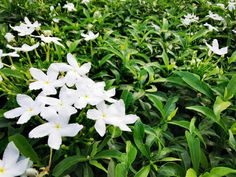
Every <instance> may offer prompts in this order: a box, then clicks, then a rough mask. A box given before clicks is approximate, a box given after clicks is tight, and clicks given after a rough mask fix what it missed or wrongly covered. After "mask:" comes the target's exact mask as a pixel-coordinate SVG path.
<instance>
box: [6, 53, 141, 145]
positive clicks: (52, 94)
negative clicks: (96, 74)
mask: <svg viewBox="0 0 236 177" xmlns="http://www.w3.org/2000/svg"><path fill="white" fill-rule="evenodd" d="M67 62H68V64H66V63H53V64H51V65H50V66H49V68H48V70H47V73H44V72H43V71H41V70H40V69H37V68H30V73H31V75H32V77H33V79H34V82H32V83H30V85H29V89H30V90H41V92H40V93H39V94H38V96H37V97H36V98H35V99H32V98H31V97H30V96H28V95H25V94H18V95H17V97H16V100H17V103H18V104H19V105H20V107H18V108H15V109H12V110H10V111H7V112H5V113H4V116H5V117H6V118H8V119H12V118H16V117H19V119H18V121H17V124H24V123H27V122H28V121H29V120H30V119H31V117H33V116H36V115H40V116H41V117H42V118H43V119H44V120H45V123H43V124H41V125H39V126H38V127H36V128H34V129H33V130H31V131H30V133H29V137H30V138H40V137H44V136H48V145H49V146H50V147H51V148H53V149H59V148H60V145H61V143H62V137H73V136H75V135H77V134H78V132H79V131H80V130H81V129H82V128H83V126H82V125H80V124H78V123H69V121H70V117H71V116H72V115H73V114H76V113H77V112H78V110H81V109H83V108H85V107H86V106H87V105H92V106H96V109H89V110H88V112H87V118H88V119H92V120H95V121H96V123H95V130H96V131H97V132H98V133H99V135H100V136H104V134H105V132H106V126H105V125H106V124H109V125H113V126H117V127H119V128H120V129H121V130H123V131H131V129H130V128H129V127H128V126H127V124H132V123H134V122H135V121H136V120H137V119H138V117H137V116H136V115H132V114H131V115H126V114H125V105H124V102H123V100H115V99H113V98H112V97H113V96H114V95H115V89H114V88H113V89H110V90H105V82H95V81H93V80H92V79H90V78H89V77H88V76H87V74H88V72H89V70H90V68H91V63H85V64H83V65H81V66H79V65H78V63H77V61H76V58H75V57H74V56H73V55H72V54H70V53H69V54H67ZM60 73H64V76H61V74H60ZM56 95H58V96H56ZM106 102H108V103H110V104H106Z"/></svg>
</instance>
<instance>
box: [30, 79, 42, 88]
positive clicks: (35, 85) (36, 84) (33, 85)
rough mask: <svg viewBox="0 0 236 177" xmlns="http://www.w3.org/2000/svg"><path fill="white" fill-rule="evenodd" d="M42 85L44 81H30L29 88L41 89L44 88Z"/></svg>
mask: <svg viewBox="0 0 236 177" xmlns="http://www.w3.org/2000/svg"><path fill="white" fill-rule="evenodd" d="M42 86H43V83H42V81H36V82H32V83H30V85H29V89H30V90H39V89H41V88H42Z"/></svg>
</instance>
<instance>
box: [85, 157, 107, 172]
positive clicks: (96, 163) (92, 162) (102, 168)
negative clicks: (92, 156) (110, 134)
mask: <svg viewBox="0 0 236 177" xmlns="http://www.w3.org/2000/svg"><path fill="white" fill-rule="evenodd" d="M89 163H90V164H91V165H93V166H95V167H97V168H99V169H101V170H103V171H105V172H106V173H107V170H106V169H105V168H104V167H103V166H102V164H101V163H99V162H98V161H96V160H90V161H89Z"/></svg>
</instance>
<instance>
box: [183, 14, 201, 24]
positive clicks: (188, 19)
mask: <svg viewBox="0 0 236 177" xmlns="http://www.w3.org/2000/svg"><path fill="white" fill-rule="evenodd" d="M198 20H199V17H197V16H196V15H194V14H187V15H185V16H184V18H182V19H181V22H182V23H183V24H184V25H186V26H188V25H190V24H191V23H193V22H198Z"/></svg>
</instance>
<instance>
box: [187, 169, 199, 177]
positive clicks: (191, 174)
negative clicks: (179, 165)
mask: <svg viewBox="0 0 236 177" xmlns="http://www.w3.org/2000/svg"><path fill="white" fill-rule="evenodd" d="M185 177H197V173H196V172H195V171H194V169H192V168H189V169H188V171H187V173H186V176H185Z"/></svg>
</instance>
